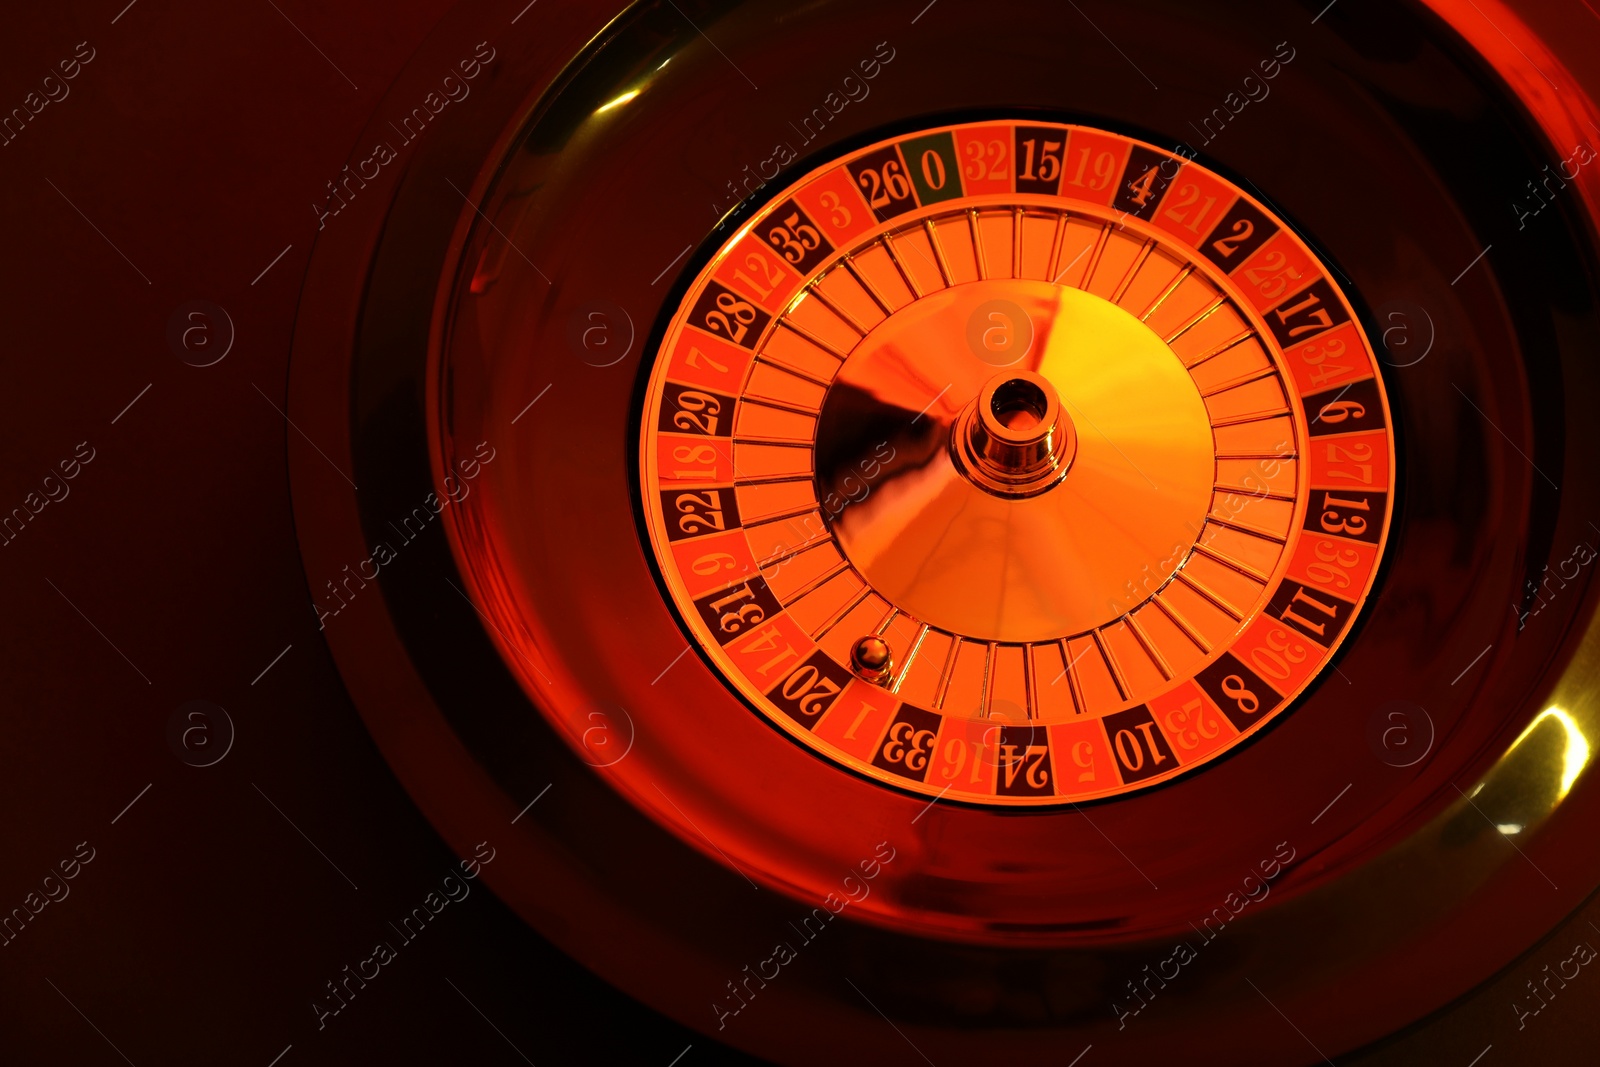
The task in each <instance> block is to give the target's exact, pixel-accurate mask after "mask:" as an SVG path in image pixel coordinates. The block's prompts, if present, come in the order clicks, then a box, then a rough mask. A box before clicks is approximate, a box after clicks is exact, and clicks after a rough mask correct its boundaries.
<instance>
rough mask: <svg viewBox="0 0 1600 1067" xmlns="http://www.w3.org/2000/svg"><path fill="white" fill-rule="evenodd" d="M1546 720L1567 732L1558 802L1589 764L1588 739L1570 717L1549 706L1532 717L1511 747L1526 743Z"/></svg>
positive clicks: (1559, 709) (1562, 710) (1560, 709)
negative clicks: (1551, 721) (1557, 724)
mask: <svg viewBox="0 0 1600 1067" xmlns="http://www.w3.org/2000/svg"><path fill="white" fill-rule="evenodd" d="M1546 719H1554V720H1555V721H1556V722H1558V723H1560V724H1561V728H1562V729H1563V730H1565V731H1566V732H1567V748H1566V752H1565V753H1564V754H1563V756H1562V760H1561V790H1560V792H1559V793H1558V794H1557V795H1556V799H1558V800H1559V799H1561V798H1562V797H1564V796H1566V795H1567V792H1568V791H1569V790H1570V789H1571V788H1572V783H1574V782H1576V781H1577V780H1578V775H1579V774H1581V773H1583V768H1584V767H1585V766H1586V765H1587V764H1588V762H1589V739H1588V738H1586V737H1584V736H1583V731H1582V730H1580V729H1578V724H1577V722H1576V721H1575V720H1574V719H1573V717H1572V716H1571V715H1569V714H1568V713H1567V712H1566V711H1565V710H1564V709H1562V708H1558V707H1555V706H1554V705H1551V706H1550V707H1548V708H1545V709H1544V710H1543V711H1541V712H1540V713H1539V714H1538V715H1536V716H1535V717H1534V720H1533V721H1532V722H1531V723H1529V724H1528V728H1527V729H1526V730H1524V731H1522V734H1521V736H1519V737H1518V738H1517V739H1516V741H1514V742H1513V743H1512V745H1511V747H1512V748H1516V747H1517V746H1518V745H1520V744H1522V742H1524V741H1526V740H1527V739H1528V735H1529V734H1531V733H1533V732H1534V731H1535V730H1537V729H1538V728H1539V724H1540V723H1542V722H1544V721H1545V720H1546Z"/></svg>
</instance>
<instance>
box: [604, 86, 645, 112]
mask: <svg viewBox="0 0 1600 1067" xmlns="http://www.w3.org/2000/svg"><path fill="white" fill-rule="evenodd" d="M638 95H639V90H637V89H629V90H628V91H627V92H625V93H623V94H622V95H621V96H619V97H617V98H616V99H615V100H612V101H610V102H609V103H605V104H601V105H600V106H599V107H598V108H596V109H595V112H594V113H595V114H596V115H600V114H604V113H605V112H607V111H610V110H611V109H612V108H614V107H621V106H622V105H623V104H626V103H627V102H628V101H629V100H632V99H633V98H634V97H636V96H638Z"/></svg>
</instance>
